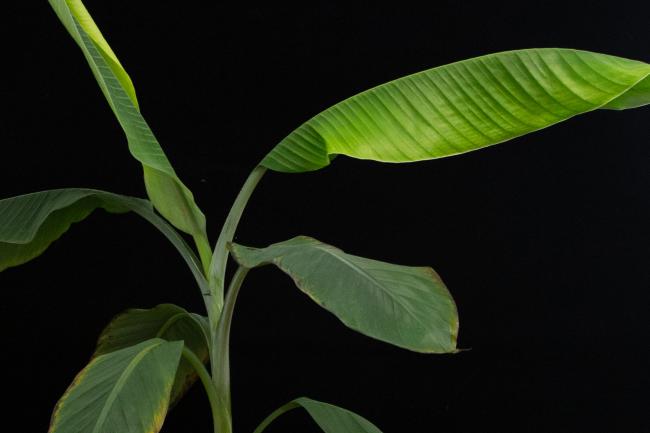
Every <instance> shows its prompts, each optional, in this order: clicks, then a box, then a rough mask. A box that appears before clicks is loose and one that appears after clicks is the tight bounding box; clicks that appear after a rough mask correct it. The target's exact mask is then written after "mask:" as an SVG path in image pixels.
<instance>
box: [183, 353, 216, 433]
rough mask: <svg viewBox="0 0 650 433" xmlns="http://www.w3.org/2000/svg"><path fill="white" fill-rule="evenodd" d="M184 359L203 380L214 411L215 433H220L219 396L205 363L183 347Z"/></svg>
mask: <svg viewBox="0 0 650 433" xmlns="http://www.w3.org/2000/svg"><path fill="white" fill-rule="evenodd" d="M183 358H185V360H186V361H187V362H189V363H190V365H192V367H193V368H194V371H196V374H198V376H199V379H201V383H203V387H204V388H205V392H206V394H207V395H208V401H209V402H210V409H212V422H213V424H214V433H220V431H219V430H217V420H218V417H219V415H218V414H219V397H218V395H217V389H216V388H215V386H214V384H213V383H212V380H211V378H210V374H209V373H208V371H207V370H206V369H205V366H204V365H203V362H201V360H200V359H199V358H198V357H197V356H196V355H195V354H194V352H192V351H191V350H190V349H188V348H187V347H183Z"/></svg>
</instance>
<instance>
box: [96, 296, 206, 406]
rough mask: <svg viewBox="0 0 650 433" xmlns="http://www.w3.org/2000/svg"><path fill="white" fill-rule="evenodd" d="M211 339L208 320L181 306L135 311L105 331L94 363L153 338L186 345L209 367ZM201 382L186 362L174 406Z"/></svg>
mask: <svg viewBox="0 0 650 433" xmlns="http://www.w3.org/2000/svg"><path fill="white" fill-rule="evenodd" d="M209 335H210V327H209V325H208V319H207V317H203V316H201V315H198V314H194V313H188V312H187V311H186V310H185V309H184V308H181V307H179V306H177V305H173V304H161V305H158V306H156V307H154V308H151V309H148V310H141V309H131V310H127V311H125V312H124V313H122V314H120V315H118V316H117V317H115V318H114V319H113V320H112V321H111V323H109V324H108V326H107V327H106V328H105V329H104V330H103V331H102V333H101V335H100V337H99V341H98V342H97V348H96V349H95V353H94V354H93V359H94V358H96V357H98V356H101V355H104V354H106V353H111V352H115V351H117V350H121V349H125V348H127V347H131V346H135V345H136V344H139V343H142V342H143V341H147V340H149V339H152V338H162V339H164V340H167V341H183V342H184V343H185V347H186V348H188V349H189V350H191V351H192V352H193V353H194V354H195V355H196V356H197V358H199V359H200V360H201V361H203V362H204V363H205V362H207V361H208V358H209V357H210V349H209V348H208V344H209V340H210V339H209V337H208V336H209ZM197 378H198V376H197V373H196V371H195V370H194V367H192V365H191V364H190V363H189V362H188V361H186V360H185V359H182V360H181V362H180V365H179V366H178V370H177V372H176V379H175V380H174V386H173V388H172V393H171V405H172V406H173V405H175V404H176V403H177V402H178V401H179V400H180V399H181V397H183V395H184V394H185V392H186V391H187V390H188V389H189V388H190V387H191V386H192V385H193V384H194V382H195V381H196V379H197Z"/></svg>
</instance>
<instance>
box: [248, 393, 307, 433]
mask: <svg viewBox="0 0 650 433" xmlns="http://www.w3.org/2000/svg"><path fill="white" fill-rule="evenodd" d="M297 407H300V405H299V404H298V403H295V402H293V401H290V402H289V403H287V404H285V405H284V406H282V407H279V408H277V409H276V410H274V411H273V412H271V414H270V415H269V416H267V417H266V418H265V419H264V421H262V423H261V424H260V425H258V426H257V428H256V429H255V431H254V432H253V433H262V432H263V431H264V429H266V428H267V427H268V426H269V424H271V423H272V422H273V421H274V420H275V419H276V418H277V417H279V416H280V415H282V414H283V413H285V412H289V411H290V410H291V409H295V408H297Z"/></svg>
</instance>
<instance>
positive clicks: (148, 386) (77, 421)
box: [49, 339, 183, 433]
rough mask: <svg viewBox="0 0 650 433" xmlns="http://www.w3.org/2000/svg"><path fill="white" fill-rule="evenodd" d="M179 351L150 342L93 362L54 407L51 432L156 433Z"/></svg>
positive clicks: (178, 344) (178, 346) (173, 346)
mask: <svg viewBox="0 0 650 433" xmlns="http://www.w3.org/2000/svg"><path fill="white" fill-rule="evenodd" d="M182 350H183V343H181V342H173V343H170V342H166V341H164V340H160V339H152V340H148V341H145V342H143V343H140V344H138V345H137V346H133V347H129V348H126V349H122V350H118V351H116V352H111V353H109V354H106V355H102V356H99V357H97V358H95V359H94V360H92V361H91V362H90V364H88V366H87V367H86V368H84V369H83V370H82V371H81V372H80V373H79V375H77V377H76V378H75V379H74V381H73V382H72V385H70V387H69V388H68V390H67V391H66V392H65V394H64V395H63V397H61V400H59V402H58V403H57V405H56V408H55V409H54V413H53V415H52V420H51V423H50V430H49V432H50V433H81V432H83V433H116V432H119V433H157V432H159V431H160V429H161V427H162V425H163V421H164V420H165V415H166V414H167V408H168V406H169V395H170V391H171V389H172V385H173V383H174V376H175V375H176V368H177V367H178V361H179V360H180V357H181V353H182Z"/></svg>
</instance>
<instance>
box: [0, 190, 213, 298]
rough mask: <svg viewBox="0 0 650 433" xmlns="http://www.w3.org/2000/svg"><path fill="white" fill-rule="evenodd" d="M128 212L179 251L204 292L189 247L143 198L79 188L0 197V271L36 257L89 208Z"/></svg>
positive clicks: (196, 261)
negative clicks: (154, 229)
mask: <svg viewBox="0 0 650 433" xmlns="http://www.w3.org/2000/svg"><path fill="white" fill-rule="evenodd" d="M97 208H103V209H105V210H107V211H109V212H115V213H121V212H128V211H132V212H135V213H137V214H138V215H140V216H141V217H143V218H144V219H146V220H147V221H149V222H150V223H151V224H153V225H154V226H155V227H156V228H157V229H158V230H160V231H161V232H162V233H163V234H164V235H165V236H166V237H167V239H169V240H170V241H171V242H172V244H174V246H175V247H176V249H177V250H178V251H179V252H180V253H181V255H182V256H183V258H184V259H185V261H186V262H187V264H188V265H189V267H190V270H191V271H192V273H193V274H194V277H195V278H196V281H197V282H198V283H199V286H200V287H201V289H202V290H203V291H204V292H207V283H206V281H205V278H204V276H203V272H202V270H201V265H200V262H199V261H198V259H197V258H196V255H195V254H194V253H193V252H192V249H191V248H190V247H189V246H188V245H187V243H185V241H184V240H183V238H182V237H181V236H180V235H179V234H178V232H176V230H174V229H173V228H172V227H171V226H170V225H169V224H168V223H167V222H166V221H165V220H163V219H162V218H161V217H159V216H158V215H157V214H156V213H155V212H154V210H153V208H152V206H151V203H150V202H149V201H147V200H143V199H139V198H135V197H127V196H123V195H119V194H113V193H110V192H105V191H98V190H93V189H81V188H66V189H54V190H49V191H41V192H35V193H32V194H26V195H21V196H18V197H12V198H7V199H4V200H0V271H3V270H5V269H7V268H9V267H12V266H18V265H21V264H23V263H25V262H27V261H29V260H31V259H33V258H35V257H38V256H39V255H40V254H41V253H43V251H45V250H46V249H47V247H49V246H50V244H51V243H52V242H54V241H55V240H56V239H58V238H59V237H60V236H61V235H63V233H65V232H66V231H67V230H68V229H69V228H70V225H71V224H73V223H76V222H79V221H81V220H83V219H84V218H86V217H87V216H88V215H89V214H90V213H91V212H92V211H93V210H95V209H97Z"/></svg>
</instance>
